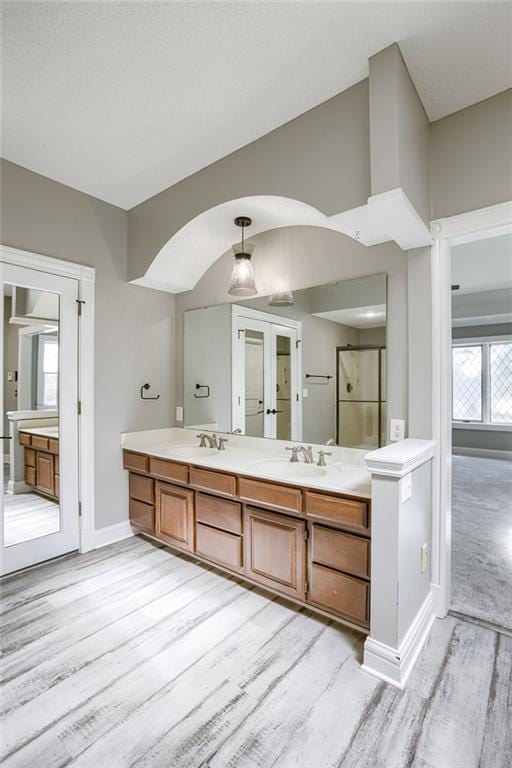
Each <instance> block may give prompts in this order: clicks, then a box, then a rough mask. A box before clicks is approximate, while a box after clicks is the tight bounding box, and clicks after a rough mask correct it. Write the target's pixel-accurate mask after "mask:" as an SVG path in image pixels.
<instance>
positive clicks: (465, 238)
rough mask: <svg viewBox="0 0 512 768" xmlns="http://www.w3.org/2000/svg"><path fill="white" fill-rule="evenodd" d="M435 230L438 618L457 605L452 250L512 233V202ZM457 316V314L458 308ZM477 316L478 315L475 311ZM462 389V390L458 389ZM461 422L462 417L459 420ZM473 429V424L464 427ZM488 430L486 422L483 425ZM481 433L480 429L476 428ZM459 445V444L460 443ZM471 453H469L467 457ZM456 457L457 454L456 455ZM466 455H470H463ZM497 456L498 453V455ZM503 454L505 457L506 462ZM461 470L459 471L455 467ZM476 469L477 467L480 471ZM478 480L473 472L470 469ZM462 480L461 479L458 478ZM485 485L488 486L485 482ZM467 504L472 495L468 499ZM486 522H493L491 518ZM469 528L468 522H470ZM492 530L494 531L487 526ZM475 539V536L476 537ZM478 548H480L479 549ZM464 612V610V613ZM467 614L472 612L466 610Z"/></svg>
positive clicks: (492, 498)
mask: <svg viewBox="0 0 512 768" xmlns="http://www.w3.org/2000/svg"><path fill="white" fill-rule="evenodd" d="M431 229H432V233H433V247H432V251H431V269H432V291H433V292H432V339H433V344H432V352H433V357H432V374H433V376H432V382H433V414H432V417H433V418H432V424H433V437H434V439H435V440H436V443H437V452H436V456H435V459H434V465H433V473H434V488H435V491H436V492H435V494H434V498H433V531H432V535H433V541H432V591H433V597H434V606H435V612H436V615H437V616H441V617H442V616H445V615H446V614H447V613H448V612H449V611H450V610H451V611H455V612H457V609H456V608H454V606H453V595H454V583H453V581H454V579H453V577H454V565H455V562H454V548H455V546H456V544H457V542H456V541H455V536H454V534H455V527H454V526H455V521H454V519H453V516H454V508H453V506H454V504H455V503H458V502H457V500H456V498H455V494H456V493H457V489H456V488H454V499H453V502H454V504H452V470H453V460H452V429H453V426H454V424H453V417H454V415H459V416H460V415H461V412H460V410H459V405H460V404H459V405H455V407H454V394H457V391H458V386H459V385H458V384H455V383H454V384H455V385H454V386H453V387H452V381H453V366H454V353H453V346H454V345H453V340H452V334H453V330H452V319H453V318H452V293H453V291H452V290H451V286H452V285H454V284H456V283H453V282H452V274H451V263H452V256H453V251H454V249H455V248H457V247H458V246H461V245H466V244H469V243H473V242H478V241H484V240H488V239H490V238H495V237H499V236H501V235H505V234H511V233H512V202H507V203H502V204H498V205H495V206H491V207H489V208H484V209H481V210H478V211H472V212H470V213H465V214H459V215H457V216H453V217H450V218H447V219H441V220H438V221H434V222H432V223H431ZM454 317H455V312H454ZM475 317H477V316H476V315H475ZM456 390H457V391H456ZM456 421H457V419H456ZM462 429H470V430H472V429H473V428H472V427H469V426H468V427H462ZM484 429H485V425H484ZM500 430H502V431H505V432H506V431H509V430H510V428H509V427H508V426H504V427H503V426H502V427H500ZM475 431H476V430H475ZM455 447H458V446H455ZM468 457H469V455H468ZM455 458H456V459H457V456H456V457H455ZM460 458H466V457H460ZM496 458H497V457H496ZM501 458H502V457H500V460H501ZM500 466H501V467H502V471H503V475H504V476H507V477H510V471H511V469H512V465H511V464H510V462H508V461H501V465H500ZM455 471H457V470H455ZM475 471H476V469H475ZM471 476H472V477H473V479H475V475H474V472H473V473H471ZM455 483H456V484H457V478H456V479H455ZM458 485H459V487H461V488H462V491H463V493H465V490H466V489H465V480H464V478H463V477H462V475H461V476H460V480H459V482H458ZM484 486H485V484H484ZM485 487H486V488H487V491H488V493H487V498H486V502H487V504H489V503H490V504H491V505H492V506H493V508H497V507H499V505H500V501H499V494H496V493H494V489H493V485H492V483H490V482H488V483H487V485H486V486H485ZM463 504H464V505H465V506H467V499H466V500H464V501H463ZM485 510H486V505H484V506H482V507H481V508H480V509H479V511H478V515H479V518H480V520H481V522H482V524H485V522H486V515H485ZM487 522H489V521H488V520H487ZM465 527H466V528H467V527H468V526H467V525H466V526H465ZM487 530H489V529H488V528H487ZM511 530H512V529H511V526H510V517H508V518H507V522H506V524H505V527H504V528H503V531H502V533H503V536H502V537H501V547H502V553H503V554H504V556H505V557H504V559H502V561H501V562H502V567H500V568H498V569H497V570H495V573H497V572H499V574H500V575H499V578H500V579H501V580H503V579H502V577H503V575H505V574H506V575H507V578H508V576H509V575H510V557H511V553H510V533H511ZM472 538H473V539H474V537H472ZM477 549H478V547H477ZM487 549H488V543H487V542H485V543H483V544H481V545H480V550H479V551H478V552H477V554H476V558H475V561H474V564H476V566H477V567H475V569H474V572H473V574H472V575H473V577H475V578H476V581H475V582H474V585H475V592H478V591H480V588H481V583H480V582H479V581H478V569H479V568H481V567H482V566H483V565H484V563H485V559H486V557H485V555H486V552H487ZM461 613H462V611H461ZM465 615H471V613H468V612H467V611H466V614H465ZM499 619H500V620H499V622H495V621H493V620H492V618H485V617H483V616H482V617H479V620H482V621H484V622H488V623H489V624H494V625H496V624H498V626H503V620H502V617H499Z"/></svg>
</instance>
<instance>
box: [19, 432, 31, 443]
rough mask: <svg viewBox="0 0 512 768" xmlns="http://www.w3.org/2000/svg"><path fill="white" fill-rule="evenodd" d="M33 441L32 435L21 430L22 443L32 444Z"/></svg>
mask: <svg viewBox="0 0 512 768" xmlns="http://www.w3.org/2000/svg"><path fill="white" fill-rule="evenodd" d="M31 442H32V435H29V434H27V432H20V445H30V444H31Z"/></svg>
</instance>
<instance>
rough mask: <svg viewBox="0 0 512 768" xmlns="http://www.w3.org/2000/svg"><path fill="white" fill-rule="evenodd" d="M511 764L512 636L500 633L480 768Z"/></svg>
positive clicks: (504, 767) (506, 767)
mask: <svg viewBox="0 0 512 768" xmlns="http://www.w3.org/2000/svg"><path fill="white" fill-rule="evenodd" d="M511 765H512V638H511V637H507V636H506V635H501V634H499V635H498V637H497V653H496V657H495V659H494V669H493V674H492V680H491V686H490V690H489V699H488V702H487V718H486V723H485V730H484V739H483V744H482V751H481V754H480V763H479V768H510V766H511Z"/></svg>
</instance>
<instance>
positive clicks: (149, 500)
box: [130, 472, 155, 504]
mask: <svg viewBox="0 0 512 768" xmlns="http://www.w3.org/2000/svg"><path fill="white" fill-rule="evenodd" d="M130 498H132V499H138V501H144V502H146V504H154V503H155V481H154V480H152V479H151V478H150V477H144V476H143V475H134V474H133V472H130Z"/></svg>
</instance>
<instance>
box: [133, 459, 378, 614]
mask: <svg viewBox="0 0 512 768" xmlns="http://www.w3.org/2000/svg"><path fill="white" fill-rule="evenodd" d="M124 465H125V467H128V468H130V478H129V488H130V522H131V523H132V525H133V526H134V527H135V528H137V529H138V530H140V531H142V532H146V533H150V534H152V535H154V536H155V537H156V538H158V539H160V540H162V541H164V542H167V543H168V544H170V545H171V546H173V547H176V548H177V549H180V550H183V551H185V552H192V553H194V554H195V555H197V556H198V557H199V558H202V559H204V560H205V561H207V562H210V563H214V564H217V565H219V566H221V567H222V568H225V569H227V570H228V571H231V572H233V573H236V574H239V575H241V576H242V577H244V576H245V577H246V578H247V579H249V580H250V581H251V582H254V583H257V584H261V585H262V586H263V587H267V588H268V589H270V590H272V591H274V592H277V593H279V594H282V595H285V596H288V597H291V598H293V599H294V600H297V601H299V602H302V603H303V604H304V605H307V606H309V607H311V608H313V609H315V608H316V609H317V610H321V611H322V612H323V613H327V614H329V615H331V616H333V617H337V618H340V619H343V620H345V621H349V622H351V623H353V624H357V625H358V626H360V627H362V628H365V629H366V628H368V627H369V621H370V608H369V604H370V545H371V542H370V502H369V501H368V500H366V499H357V498H348V497H343V496H341V495H339V494H334V493H323V492H320V491H313V490H309V489H306V488H298V487H292V486H287V485H285V484H281V483H275V482H272V481H268V480H260V479H256V478H247V477H243V476H236V475H233V474H229V473H226V472H217V471H215V470H213V469H209V468H208V469H203V468H200V467H194V466H193V465H187V464H186V463H183V462H170V461H167V460H163V459H158V458H155V457H149V456H144V455H142V454H139V453H137V452H127V451H125V457H124ZM167 477H172V478H173V481H171V482H166V481H165V478H167Z"/></svg>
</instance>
